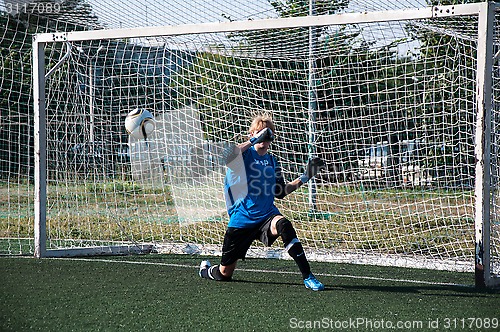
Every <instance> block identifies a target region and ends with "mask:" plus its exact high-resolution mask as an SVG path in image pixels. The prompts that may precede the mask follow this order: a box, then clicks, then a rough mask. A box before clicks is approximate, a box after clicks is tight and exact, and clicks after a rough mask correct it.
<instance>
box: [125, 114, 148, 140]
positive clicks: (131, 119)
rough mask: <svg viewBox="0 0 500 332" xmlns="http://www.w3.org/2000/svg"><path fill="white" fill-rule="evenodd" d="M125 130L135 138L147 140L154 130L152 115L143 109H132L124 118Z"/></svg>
mask: <svg viewBox="0 0 500 332" xmlns="http://www.w3.org/2000/svg"><path fill="white" fill-rule="evenodd" d="M125 129H126V130H127V132H128V134H129V135H131V136H133V137H135V138H138V139H142V138H148V136H149V135H150V134H151V133H152V132H153V130H154V129H155V119H154V117H153V114H151V112H149V111H148V110H145V109H140V108H136V109H134V110H133V111H132V112H130V113H129V114H128V115H127V117H126V118H125Z"/></svg>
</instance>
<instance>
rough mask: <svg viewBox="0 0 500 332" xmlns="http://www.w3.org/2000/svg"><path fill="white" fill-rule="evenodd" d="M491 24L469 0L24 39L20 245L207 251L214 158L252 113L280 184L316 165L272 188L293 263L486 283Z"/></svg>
mask: <svg viewBox="0 0 500 332" xmlns="http://www.w3.org/2000/svg"><path fill="white" fill-rule="evenodd" d="M311 12H313V10H311ZM498 21H499V13H498V5H496V4H494V3H488V2H484V3H473V4H463V5H453V6H434V7H427V8H418V9H405V10H391V11H377V12H370V11H368V12H363V13H342V14H334V15H318V16H302V17H287V18H277V19H260V20H249V21H233V22H224V23H203V24H190V25H178V26H164V27H144V28H128V29H108V30H94V31H74V32H61V33H44V34H37V35H36V36H35V38H34V40H33V86H34V114H35V132H34V137H35V187H34V188H35V190H34V194H35V207H34V208H35V218H34V219H35V229H34V230H35V256H36V257H53V256H58V257H59V256H81V255H99V254H120V253H134V252H135V253H147V252H175V253H177V252H181V253H203V254H218V253H220V247H221V244H222V239H223V235H224V229H225V225H227V215H226V212H225V201H224V197H223V196H222V192H223V190H222V188H223V179H224V174H225V166H224V165H223V164H222V162H221V160H220V159H221V158H220V153H221V151H222V150H223V149H224V148H225V147H226V146H227V145H228V144H230V143H235V142H239V141H241V140H243V139H245V135H246V130H247V128H248V125H249V121H250V117H251V116H252V114H255V113H256V112H259V111H261V112H268V113H271V114H272V116H273V118H274V120H275V122H276V125H277V136H276V140H275V142H273V145H272V153H273V154H275V155H276V156H277V159H278V160H279V162H280V163H281V165H282V168H283V173H284V176H285V178H286V179H287V180H292V179H293V178H294V177H296V176H298V175H299V174H300V172H301V171H302V170H303V167H304V165H305V163H306V162H307V159H308V158H309V157H310V156H311V155H312V154H314V155H318V156H320V157H322V158H323V159H324V160H325V161H326V163H327V165H328V168H327V170H326V171H324V172H323V173H321V174H320V175H319V176H318V177H317V179H316V181H315V183H314V184H312V185H311V186H304V187H302V188H301V189H300V190H299V191H297V192H296V193H293V194H292V195H290V196H289V197H287V198H286V199H285V200H282V201H281V200H280V201H277V204H278V207H279V208H280V211H281V212H282V213H283V214H285V215H287V216H288V217H289V218H290V219H291V220H293V222H294V223H295V226H296V229H297V231H298V233H299V236H300V237H301V241H302V242H303V244H304V247H305V248H306V251H307V253H308V255H309V257H310V258H311V259H313V260H324V261H336V262H350V263H365V264H380V265H394V266H405V267H420V268H432V269H447V270H455V271H469V272H472V271H475V274H476V285H477V286H478V287H481V286H487V287H494V286H497V285H498V283H499V279H498V276H499V275H500V261H499V260H500V252H499V250H500V249H499V248H500V247H499V245H500V230H499V222H500V220H499V218H498V214H497V212H498V209H499V207H500V201H499V198H500V196H499V193H498V188H497V187H498V177H499V176H500V175H499V174H500V170H499V169H500V167H498V166H500V165H499V164H498V163H499V162H500V161H499V160H497V158H496V154H497V153H498V151H499V150H498V146H497V144H498V142H499V139H498V138H500V137H497V136H498V133H497V132H500V131H499V130H498V129H499V128H498V125H497V122H498V121H499V119H500V108H499V107H500V97H499V96H500V93H499V90H500V89H499V87H498V86H499V84H500V77H499V76H500V69H499V68H500V65H499V62H498V56H496V57H495V54H498V52H499V51H500V42H499V40H500V35H499V33H498V31H499V28H498ZM471 27H473V29H472V28H471ZM314 31H316V32H317V34H316V33H314ZM66 53H67V55H65V54H66ZM135 108H144V109H149V110H150V111H151V112H152V113H153V115H154V116H155V120H156V128H155V131H154V132H153V134H152V135H151V137H148V138H147V140H146V141H141V140H139V141H138V140H134V139H131V138H130V137H128V136H127V134H126V132H125V128H124V126H123V122H124V118H125V115H126V114H128V113H129V111H131V110H132V109H135ZM153 173H154V174H153ZM249 255H253V256H255V257H282V258H286V257H287V256H286V253H284V252H283V250H282V249H280V247H279V245H278V246H276V247H272V248H264V247H262V246H260V245H258V244H257V243H256V246H255V247H252V250H251V251H250V253H249Z"/></svg>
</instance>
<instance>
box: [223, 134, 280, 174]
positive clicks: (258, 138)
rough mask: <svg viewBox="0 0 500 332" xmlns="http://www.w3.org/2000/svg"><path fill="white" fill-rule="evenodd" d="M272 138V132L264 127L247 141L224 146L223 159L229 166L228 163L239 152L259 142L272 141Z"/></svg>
mask: <svg viewBox="0 0 500 332" xmlns="http://www.w3.org/2000/svg"><path fill="white" fill-rule="evenodd" d="M272 140H274V134H273V132H272V130H271V129H269V128H264V129H262V130H261V131H259V132H258V133H257V134H255V135H254V136H253V137H251V138H250V139H249V140H248V141H246V142H243V143H241V144H238V145H231V146H229V147H228V148H226V149H225V150H224V152H223V160H224V163H225V164H226V165H228V166H229V163H230V162H231V161H233V160H234V159H235V158H236V157H237V156H238V155H239V154H241V153H243V152H245V151H246V150H248V149H249V148H250V147H251V146H253V145H255V144H257V143H261V142H264V141H272Z"/></svg>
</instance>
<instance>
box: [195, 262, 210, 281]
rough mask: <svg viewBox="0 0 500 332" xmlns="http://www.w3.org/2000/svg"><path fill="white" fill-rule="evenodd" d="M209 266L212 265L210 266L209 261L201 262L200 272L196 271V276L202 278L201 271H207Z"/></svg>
mask: <svg viewBox="0 0 500 332" xmlns="http://www.w3.org/2000/svg"><path fill="white" fill-rule="evenodd" d="M210 266H212V264H210V261H202V262H201V263H200V270H199V271H198V275H199V276H200V277H202V278H203V276H202V275H201V271H203V270H205V269H208V268H209V267H210Z"/></svg>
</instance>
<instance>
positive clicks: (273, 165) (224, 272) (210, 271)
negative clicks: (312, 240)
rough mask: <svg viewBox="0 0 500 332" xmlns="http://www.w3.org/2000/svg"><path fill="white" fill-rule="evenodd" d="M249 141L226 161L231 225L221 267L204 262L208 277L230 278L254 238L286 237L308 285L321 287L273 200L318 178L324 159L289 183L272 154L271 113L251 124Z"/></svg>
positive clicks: (311, 162) (202, 272) (269, 242)
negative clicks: (316, 176) (286, 181)
mask: <svg viewBox="0 0 500 332" xmlns="http://www.w3.org/2000/svg"><path fill="white" fill-rule="evenodd" d="M249 131H250V139H249V141H247V142H245V143H242V144H240V145H238V146H232V147H231V148H229V149H227V150H226V152H225V154H224V159H225V161H226V165H227V167H228V169H227V172H226V178H225V181H224V182H225V183H224V194H225V198H226V206H227V210H228V214H229V224H228V227H227V230H226V234H225V236H224V244H223V246H222V258H221V261H220V264H219V265H213V266H211V265H210V262H209V261H203V262H201V264H200V271H199V275H200V276H201V277H203V278H207V279H212V280H218V281H229V280H231V277H232V275H233V272H234V270H235V268H236V264H237V261H238V259H243V258H245V255H246V252H247V250H248V249H249V248H250V245H251V244H252V242H253V241H254V240H260V241H261V242H263V243H264V244H265V245H266V246H271V245H272V244H273V242H274V241H275V240H276V239H277V238H278V237H281V239H282V240H283V243H284V246H285V249H286V250H287V252H288V254H289V255H290V256H291V257H292V258H293V259H294V261H295V262H296V263H297V265H298V267H299V270H300V272H301V273H302V277H303V279H304V285H305V286H306V288H309V289H312V290H315V291H319V290H323V289H324V286H323V284H322V283H321V282H319V281H318V280H317V279H316V278H315V277H314V275H313V274H312V273H311V268H310V266H309V262H308V260H307V258H306V256H305V254H304V249H303V248H302V244H301V243H300V241H299V239H298V238H297V234H296V232H295V229H294V227H293V225H292V223H291V222H290V221H289V220H288V219H287V218H285V217H284V216H283V215H281V213H280V211H279V210H278V208H277V207H276V206H275V205H274V198H275V197H277V198H284V197H285V196H286V195H288V194H290V193H292V192H293V191H295V190H296V189H297V188H299V187H300V186H301V185H302V184H304V183H306V182H307V181H309V179H311V178H312V177H314V176H315V175H316V174H317V173H318V172H319V171H320V170H321V169H322V168H324V167H325V163H324V161H323V160H321V159H320V158H312V159H310V160H309V162H308V164H307V167H306V171H305V172H304V174H303V175H301V176H300V177H299V178H297V179H295V180H294V181H292V182H289V183H287V184H285V180H284V179H283V176H282V174H281V168H280V165H279V164H278V162H277V161H276V158H275V157H274V156H273V155H271V154H269V153H268V150H269V146H270V145H271V142H272V141H273V139H274V132H275V126H274V124H273V121H272V119H271V118H270V117H268V116H267V115H258V116H256V117H255V118H254V119H253V121H252V124H251V126H250V130H249Z"/></svg>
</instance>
